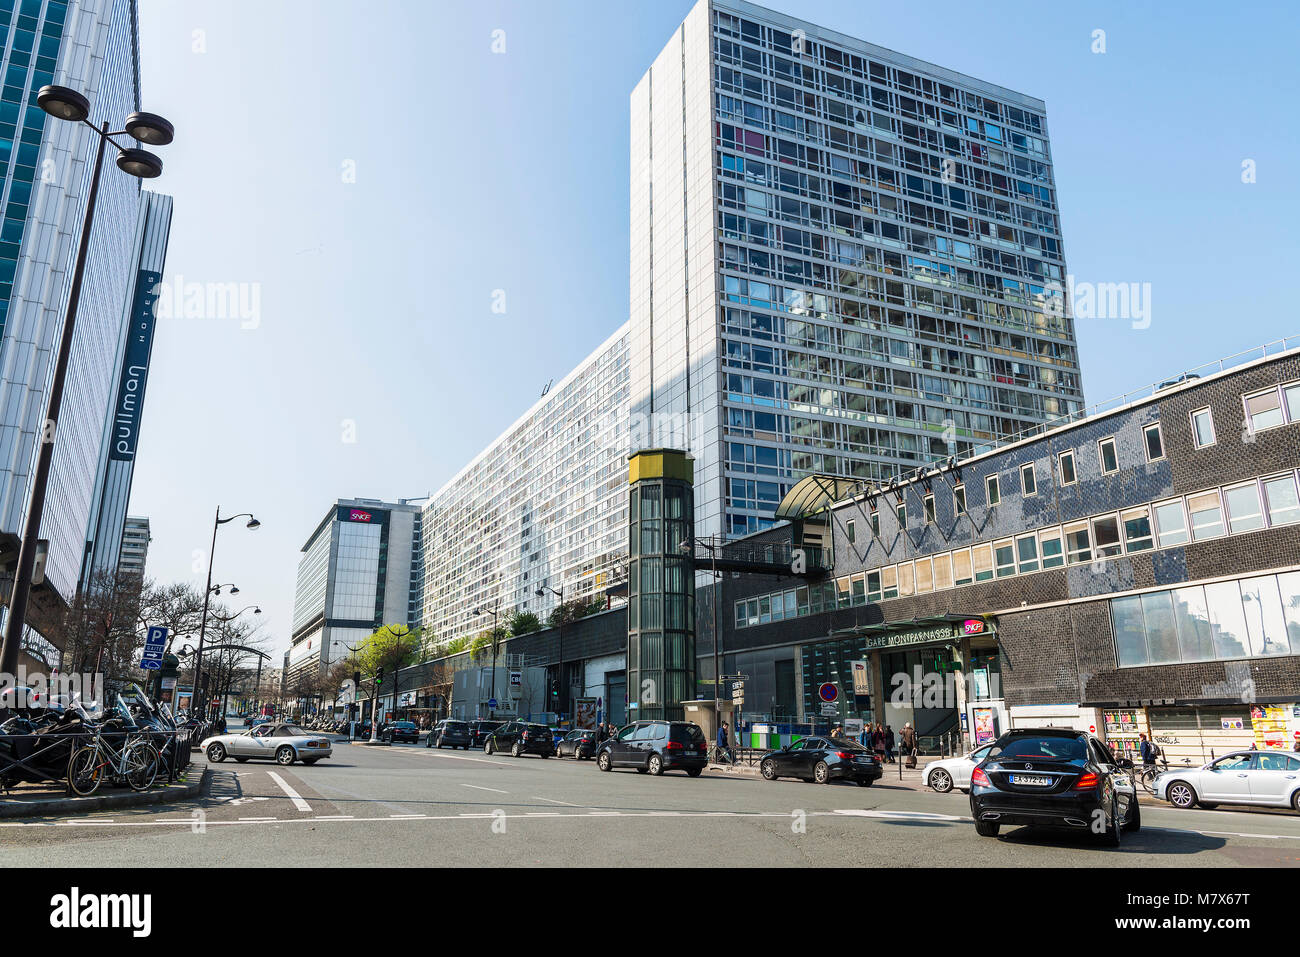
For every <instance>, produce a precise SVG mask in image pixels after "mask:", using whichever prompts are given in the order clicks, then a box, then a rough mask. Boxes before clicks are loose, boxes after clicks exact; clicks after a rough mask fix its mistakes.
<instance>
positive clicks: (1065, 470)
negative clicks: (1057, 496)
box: [1058, 449, 1078, 485]
mask: <svg viewBox="0 0 1300 957" xmlns="http://www.w3.org/2000/svg"><path fill="white" fill-rule="evenodd" d="M1058 461H1059V462H1060V465H1061V484H1062V485H1073V484H1074V483H1075V482H1076V481H1077V480H1078V475H1077V474H1075V471H1074V451H1073V450H1072V449H1071V450H1069V451H1066V452H1062V453H1061V454H1060V456H1059V457H1058Z"/></svg>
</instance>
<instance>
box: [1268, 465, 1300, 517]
mask: <svg viewBox="0 0 1300 957" xmlns="http://www.w3.org/2000/svg"><path fill="white" fill-rule="evenodd" d="M1263 485H1264V498H1265V500H1266V501H1267V502H1268V523H1269V524H1270V525H1293V524H1295V523H1296V522H1300V497H1298V496H1297V495H1296V483H1295V474H1294V473H1288V474H1287V475H1279V476H1277V477H1275V478H1267V479H1264V481H1263Z"/></svg>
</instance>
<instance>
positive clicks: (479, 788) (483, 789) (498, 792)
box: [461, 784, 510, 794]
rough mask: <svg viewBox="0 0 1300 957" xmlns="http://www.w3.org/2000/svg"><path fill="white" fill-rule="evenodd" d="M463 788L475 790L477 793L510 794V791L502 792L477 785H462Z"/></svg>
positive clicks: (498, 789)
mask: <svg viewBox="0 0 1300 957" xmlns="http://www.w3.org/2000/svg"><path fill="white" fill-rule="evenodd" d="M461 787H463V788H473V789H474V790H475V791H492V792H493V793H495V794H509V793H510V792H509V791H503V790H501V789H500V788H484V787H479V786H478V785H477V784H461Z"/></svg>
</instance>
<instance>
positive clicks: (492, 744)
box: [483, 721, 555, 758]
mask: <svg viewBox="0 0 1300 957" xmlns="http://www.w3.org/2000/svg"><path fill="white" fill-rule="evenodd" d="M483 751H484V753H486V754H495V753H496V752H498V751H509V752H510V753H511V754H512V755H514V756H515V757H516V758H517V757H520V756H522V755H525V754H536V755H538V756H540V757H543V758H549V757H551V756H552V755H554V754H555V741H554V740H553V735H552V732H551V729H550V728H548V727H547V726H546V725H544V724H526V723H524V722H523V721H507V722H506V723H505V724H503V725H502V726H501V727H499V728H497V729H496V730H495V731H493V732H492V733H491V734H489V735H488V736H487V740H486V741H484V742H483Z"/></svg>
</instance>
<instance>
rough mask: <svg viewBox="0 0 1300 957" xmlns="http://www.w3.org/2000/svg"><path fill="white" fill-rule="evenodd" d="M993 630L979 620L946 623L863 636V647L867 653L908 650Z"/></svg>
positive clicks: (971, 619)
mask: <svg viewBox="0 0 1300 957" xmlns="http://www.w3.org/2000/svg"><path fill="white" fill-rule="evenodd" d="M991 632H992V629H991V628H989V627H988V625H986V624H985V623H984V621H983V620H981V619H979V618H970V619H967V620H966V621H952V622H946V623H944V624H942V625H935V626H933V627H930V628H911V629H902V630H899V631H889V632H884V633H883V634H868V635H864V636H863V639H862V640H863V647H864V648H865V649H866V650H867V651H879V650H880V649H882V648H906V647H908V646H910V645H928V644H931V643H933V642H939V641H952V640H953V639H955V638H962V637H965V636H970V635H981V634H985V633H991Z"/></svg>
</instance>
